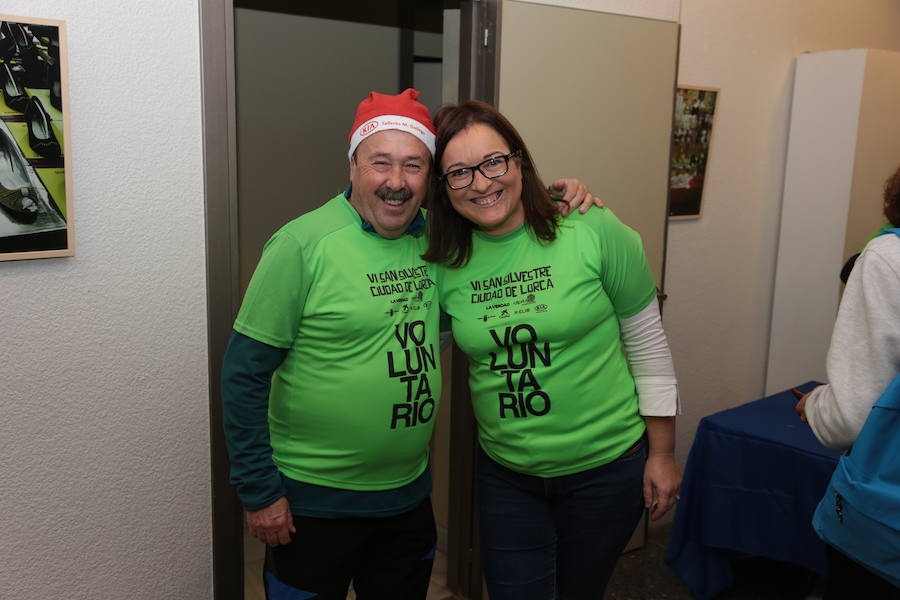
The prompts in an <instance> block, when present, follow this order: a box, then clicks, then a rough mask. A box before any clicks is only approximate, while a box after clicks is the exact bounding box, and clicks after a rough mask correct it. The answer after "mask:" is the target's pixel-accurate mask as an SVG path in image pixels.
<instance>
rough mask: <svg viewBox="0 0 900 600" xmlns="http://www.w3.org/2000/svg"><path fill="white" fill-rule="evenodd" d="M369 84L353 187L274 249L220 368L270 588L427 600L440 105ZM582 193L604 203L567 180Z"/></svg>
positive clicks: (436, 369) (357, 125)
mask: <svg viewBox="0 0 900 600" xmlns="http://www.w3.org/2000/svg"><path fill="white" fill-rule="evenodd" d="M418 96H419V93H418V92H417V91H415V90H412V89H407V90H405V91H404V92H403V93H401V94H398V95H395V96H393V95H385V94H379V93H377V92H372V93H371V94H370V95H369V97H368V98H366V99H364V100H363V101H362V102H361V103H360V104H359V108H358V109H357V113H356V119H355V121H354V123H353V127H352V129H351V131H350V136H349V138H350V139H349V141H350V148H349V153H348V154H349V157H350V186H349V187H348V188H347V190H346V191H344V192H343V193H341V194H339V195H337V196H336V197H334V198H332V199H331V200H329V201H328V202H326V203H325V204H324V205H323V206H322V207H320V208H318V209H316V210H314V211H312V212H310V213H307V214H305V215H303V216H301V217H299V218H297V219H295V220H293V221H291V222H290V223H288V224H287V225H285V226H284V227H282V228H281V229H280V230H279V231H277V232H276V233H275V235H273V236H272V238H271V239H270V240H269V241H268V242H267V244H266V246H265V248H264V250H263V254H262V258H261V259H260V262H259V265H258V266H257V268H256V271H255V272H254V275H253V278H252V280H251V282H250V286H249V288H248V289H247V293H246V295H245V297H244V301H243V304H242V306H241V309H240V312H239V314H238V317H237V319H236V321H235V323H234V331H233V332H232V337H231V340H230V341H229V346H228V350H227V352H226V355H225V360H224V363H223V367H222V397H223V405H224V421H225V433H226V441H227V444H228V450H229V456H230V458H231V481H232V483H233V484H234V485H235V486H236V488H237V491H238V495H239V497H240V499H241V502H242V504H243V506H244V508H245V510H246V514H247V522H248V526H249V529H250V532H251V534H252V535H254V536H255V537H257V538H259V539H260V540H262V541H263V542H265V543H266V544H267V545H268V546H269V551H268V553H267V557H266V570H265V574H264V577H265V582H266V588H267V591H268V596H269V598H270V599H273V600H277V599H281V598H284V599H289V598H290V599H299V598H322V599H332V598H333V599H338V598H339V599H341V600H343V599H344V598H345V597H346V594H347V589H348V587H349V584H350V582H351V581H352V582H353V586H354V589H355V590H356V593H357V596H358V598H359V599H360V600H369V599H383V598H392V599H407V598H408V599H424V598H425V595H426V591H427V589H428V581H429V578H430V575H431V566H432V561H433V557H434V548H435V527H434V519H433V515H432V511H431V502H430V499H429V494H430V490H431V475H430V471H429V469H428V441H429V439H430V438H431V433H432V429H433V425H434V421H435V415H436V412H437V410H438V402H439V395H440V390H441V373H440V348H439V325H438V314H439V311H438V302H437V297H436V287H435V281H434V274H433V273H434V272H433V269H432V266H431V265H429V264H428V263H425V262H424V261H423V260H422V259H421V255H422V253H423V252H424V251H425V249H426V246H427V243H426V240H425V239H424V237H423V235H422V232H423V228H424V216H423V215H422V212H421V211H420V206H421V204H422V201H423V200H424V199H425V196H426V193H427V190H428V186H429V177H430V173H431V166H432V165H431V161H432V155H433V153H434V133H435V132H434V126H433V125H432V124H431V120H430V118H429V115H428V109H427V108H426V107H425V106H424V105H422V104H421V103H419V102H418V101H417V97H418ZM565 188H566V190H565V195H566V197H567V199H569V200H572V202H571V204H577V203H580V202H581V201H582V200H584V199H587V200H588V201H590V200H591V199H592V198H591V196H590V194H589V193H586V189H585V188H584V186H582V185H580V184H579V183H578V182H577V181H574V180H566V182H565Z"/></svg>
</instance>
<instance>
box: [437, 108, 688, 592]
mask: <svg viewBox="0 0 900 600" xmlns="http://www.w3.org/2000/svg"><path fill="white" fill-rule="evenodd" d="M434 123H435V126H436V127H437V140H436V143H435V164H436V165H437V166H438V168H439V170H440V172H441V175H440V176H438V177H435V178H434V179H433V184H432V209H431V210H430V211H429V214H428V218H427V230H428V234H429V248H428V252H427V253H426V254H425V258H426V260H430V261H434V262H437V263H439V266H438V268H437V270H436V275H437V285H438V291H439V293H438V298H439V300H440V304H441V308H442V309H443V310H444V312H445V313H446V314H447V315H448V316H449V317H450V319H451V325H452V328H453V336H454V339H455V340H456V342H457V344H458V345H459V347H460V348H461V349H462V350H463V352H465V353H466V354H467V355H468V357H469V364H470V378H469V385H470V389H471V398H472V408H473V411H474V413H475V417H476V420H477V421H478V435H479V442H480V446H481V449H482V452H481V454H480V456H479V459H478V471H479V473H478V484H479V494H478V504H479V507H478V510H479V515H480V518H479V527H480V534H479V535H480V540H481V556H482V560H483V563H484V564H483V568H484V572H485V579H486V581H487V585H488V592H489V593H490V596H491V598H492V599H493V600H507V599H509V600H513V599H515V600H542V599H544V598H556V597H565V598H587V597H600V596H602V595H603V590H604V588H605V586H606V582H607V580H608V579H609V576H610V575H611V573H612V570H613V567H614V566H615V563H616V559H617V558H618V555H619V554H620V553H621V551H622V550H623V548H624V547H625V545H626V543H627V542H628V539H629V537H630V536H631V533H632V532H633V531H634V528H635V526H636V525H637V523H638V520H639V519H640V517H641V515H642V513H643V510H644V508H645V507H648V508H651V517H652V518H653V519H658V518H659V517H661V516H662V515H663V514H664V513H665V512H666V511H668V510H670V509H671V508H672V507H673V506H674V504H675V501H676V499H677V497H678V490H679V487H680V485H681V474H680V470H679V468H678V465H677V464H676V462H675V460H674V455H673V452H674V441H675V440H674V429H675V419H674V415H675V414H676V413H677V411H678V392H677V385H676V382H675V374H674V369H673V367H672V360H671V355H670V353H669V349H668V345H667V342H666V338H665V333H664V332H663V330H662V324H661V321H660V316H659V309H658V306H657V302H656V286H655V284H654V281H653V277H652V274H651V272H650V268H649V266H648V263H647V259H646V256H645V254H644V250H643V246H642V244H641V239H640V236H639V235H638V234H637V232H635V231H634V230H632V229H630V228H629V227H627V226H625V225H624V224H622V223H621V222H620V221H619V220H618V218H616V216H615V215H613V214H612V212H611V211H609V210H608V209H605V208H596V209H591V210H589V211H588V212H586V213H584V214H581V213H577V214H573V215H571V216H569V217H568V218H567V219H565V220H561V219H560V218H559V216H558V215H557V213H556V210H555V208H554V206H553V202H552V201H551V199H550V197H549V195H548V193H547V190H546V189H545V188H544V186H543V184H542V182H541V179H540V176H539V174H538V172H537V169H536V168H535V165H534V162H533V161H532V158H531V154H530V153H529V151H528V148H527V147H526V146H525V142H524V141H523V140H522V138H521V136H520V135H519V134H518V133H517V132H516V130H515V128H514V127H513V126H512V124H510V122H509V121H508V120H507V119H506V118H505V117H503V115H501V114H500V113H499V112H497V110H496V109H495V108H493V107H492V106H490V105H488V104H485V103H483V102H477V101H469V102H464V103H462V104H458V105H450V106H445V107H444V108H442V109H441V110H439V111H438V113H437V114H436V115H435V119H434ZM623 347H624V351H623ZM626 353H627V355H626ZM523 523H528V524H529V526H528V527H523V526H522V524H523Z"/></svg>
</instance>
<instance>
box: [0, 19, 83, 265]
mask: <svg viewBox="0 0 900 600" xmlns="http://www.w3.org/2000/svg"><path fill="white" fill-rule="evenodd" d="M66 67H67V62H66V28H65V23H64V22H63V21H55V20H49V19H39V18H25V17H15V16H10V15H2V14H0V91H2V94H0V261H2V260H17V259H24V258H49V257H56V256H72V255H73V254H74V253H75V248H74V243H73V242H74V235H73V230H72V195H71V189H72V186H71V173H70V172H69V171H70V170H69V165H70V164H71V160H70V156H69V153H68V151H67V146H68V142H69V127H68V118H69V106H68V97H67V91H68V77H67V68H66ZM67 163H68V164H67Z"/></svg>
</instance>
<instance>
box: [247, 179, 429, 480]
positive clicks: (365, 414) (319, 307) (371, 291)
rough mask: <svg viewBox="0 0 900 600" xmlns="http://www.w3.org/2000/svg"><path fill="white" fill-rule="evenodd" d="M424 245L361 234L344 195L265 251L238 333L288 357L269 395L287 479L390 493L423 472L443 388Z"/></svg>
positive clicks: (279, 235)
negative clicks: (271, 347) (423, 257)
mask: <svg viewBox="0 0 900 600" xmlns="http://www.w3.org/2000/svg"><path fill="white" fill-rule="evenodd" d="M425 246H426V243H425V240H424V238H423V237H421V236H420V237H414V236H412V235H404V236H402V237H400V238H398V239H395V240H389V239H385V238H383V237H381V236H379V235H377V234H375V233H369V232H366V231H363V229H362V228H361V227H360V218H359V215H358V214H357V212H356V211H355V210H354V209H353V207H352V206H351V205H350V203H349V202H348V201H347V199H346V198H345V197H344V196H343V195H340V196H337V197H335V198H333V199H332V200H330V201H329V202H328V203H326V204H325V205H324V206H322V207H321V208H319V209H317V210H315V211H312V212H310V213H308V214H306V215H304V216H302V217H300V218H298V219H295V220H294V221H291V222H290V223H288V224H287V225H285V226H284V227H282V228H281V229H280V230H279V231H278V232H276V233H275V235H274V236H272V238H271V239H270V240H269V242H268V243H267V244H266V246H265V248H264V250H263V255H262V258H261V260H260V263H259V265H258V266H257V268H256V271H255V272H254V274H253V278H252V280H251V282H250V286H249V288H248V289H247V293H246V295H245V297H244V302H243V304H242V306H241V310H240V313H239V314H238V317H237V320H236V321H235V325H234V328H235V330H236V331H238V332H240V333H242V334H244V335H246V336H248V337H251V338H253V339H256V340H258V341H260V342H263V343H266V344H269V345H271V346H276V347H279V348H287V349H288V353H287V356H286V357H285V359H284V362H282V364H281V366H280V367H279V368H278V369H277V370H276V371H275V374H274V375H273V377H272V388H271V392H270V394H269V432H270V443H271V445H272V452H273V455H272V457H273V460H274V462H275V464H276V466H277V467H278V469H279V470H280V471H281V472H282V473H283V474H284V475H286V476H287V477H289V478H291V479H295V480H297V481H301V482H305V483H312V484H316V485H323V486H328V487H333V488H340V489H348V490H386V489H393V488H397V487H400V486H403V485H406V484H408V483H410V482H411V481H413V480H415V479H416V477H418V476H419V475H421V474H422V472H423V471H424V470H425V468H426V466H427V463H428V452H427V448H428V441H429V439H430V438H431V432H432V429H433V426H434V419H435V415H436V413H437V409H438V401H439V396H440V389H441V377H440V355H439V353H440V348H439V332H438V319H439V313H438V311H437V310H433V309H432V306H433V304H434V303H435V302H436V293H437V291H436V286H435V277H434V274H433V270H434V267H433V266H431V265H429V264H427V263H425V262H424V261H422V259H421V254H422V253H423V252H424V250H425Z"/></svg>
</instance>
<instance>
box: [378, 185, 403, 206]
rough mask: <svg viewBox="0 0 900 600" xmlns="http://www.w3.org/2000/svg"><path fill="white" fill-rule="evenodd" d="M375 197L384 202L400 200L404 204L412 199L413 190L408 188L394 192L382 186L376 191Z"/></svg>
mask: <svg viewBox="0 0 900 600" xmlns="http://www.w3.org/2000/svg"><path fill="white" fill-rule="evenodd" d="M375 195H376V196H378V197H379V198H381V199H382V200H393V201H397V200H399V201H402V202H406V201H407V200H409V199H410V198H412V190H410V189H409V188H406V187H405V188H401V189H399V190H392V189H390V188H389V187H387V186H385V185H382V186H381V187H379V188H378V189H377V190H375Z"/></svg>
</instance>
